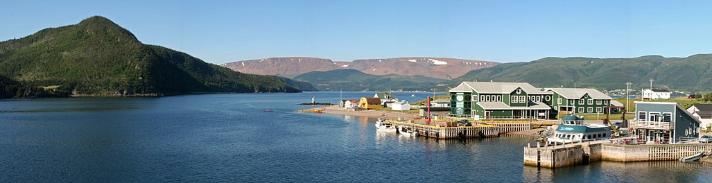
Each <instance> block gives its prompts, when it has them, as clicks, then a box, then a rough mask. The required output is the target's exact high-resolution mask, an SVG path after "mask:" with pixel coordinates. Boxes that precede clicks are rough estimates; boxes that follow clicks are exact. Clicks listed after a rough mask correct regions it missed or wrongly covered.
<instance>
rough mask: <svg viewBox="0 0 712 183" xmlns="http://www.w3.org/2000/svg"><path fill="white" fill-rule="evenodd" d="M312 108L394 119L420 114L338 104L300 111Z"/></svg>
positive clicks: (335, 112) (326, 111)
mask: <svg viewBox="0 0 712 183" xmlns="http://www.w3.org/2000/svg"><path fill="white" fill-rule="evenodd" d="M311 109H324V110H323V111H322V112H323V113H324V114H337V115H347V116H359V117H370V118H383V119H394V120H398V119H399V120H413V119H417V118H419V117H418V114H412V113H405V112H399V111H380V110H363V111H354V110H346V109H342V108H341V107H339V106H338V105H332V106H324V107H315V108H309V109H301V110H299V111H300V112H311V111H310V110H311Z"/></svg>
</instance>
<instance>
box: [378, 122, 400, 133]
mask: <svg viewBox="0 0 712 183" xmlns="http://www.w3.org/2000/svg"><path fill="white" fill-rule="evenodd" d="M375 126H376V131H378V132H388V133H395V132H396V131H397V130H396V127H395V126H393V125H391V124H388V123H383V120H382V119H378V121H376V124H375Z"/></svg>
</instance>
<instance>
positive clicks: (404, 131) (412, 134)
mask: <svg viewBox="0 0 712 183" xmlns="http://www.w3.org/2000/svg"><path fill="white" fill-rule="evenodd" d="M398 134H400V135H403V136H406V137H415V135H416V132H415V131H412V130H410V129H408V128H404V127H402V126H400V127H398Z"/></svg>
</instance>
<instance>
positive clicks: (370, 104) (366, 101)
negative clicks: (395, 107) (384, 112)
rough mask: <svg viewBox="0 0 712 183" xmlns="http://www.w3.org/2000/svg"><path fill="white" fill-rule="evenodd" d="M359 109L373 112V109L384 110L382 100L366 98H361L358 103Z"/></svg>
mask: <svg viewBox="0 0 712 183" xmlns="http://www.w3.org/2000/svg"><path fill="white" fill-rule="evenodd" d="M358 108H361V109H366V110H371V109H383V105H382V104H381V99H379V98H366V97H361V99H360V100H359V102H358Z"/></svg>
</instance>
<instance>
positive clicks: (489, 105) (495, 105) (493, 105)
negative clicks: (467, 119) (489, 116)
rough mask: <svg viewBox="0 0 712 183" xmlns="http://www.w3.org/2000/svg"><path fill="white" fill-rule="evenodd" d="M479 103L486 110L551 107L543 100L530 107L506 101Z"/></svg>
mask: <svg viewBox="0 0 712 183" xmlns="http://www.w3.org/2000/svg"><path fill="white" fill-rule="evenodd" d="M477 105H479V106H480V107H482V109H485V110H526V109H531V110H548V109H551V107H549V106H548V105H546V104H545V103H543V102H536V103H533V104H532V105H530V106H529V107H518V106H509V105H507V104H505V103H504V102H477Z"/></svg>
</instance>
